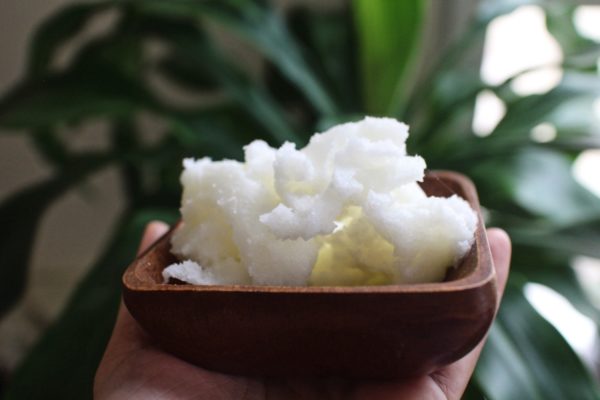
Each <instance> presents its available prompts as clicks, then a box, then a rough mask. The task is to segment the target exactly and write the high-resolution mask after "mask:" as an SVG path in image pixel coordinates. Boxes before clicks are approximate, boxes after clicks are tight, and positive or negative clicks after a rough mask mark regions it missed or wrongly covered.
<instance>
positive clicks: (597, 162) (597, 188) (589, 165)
mask: <svg viewBox="0 0 600 400" xmlns="http://www.w3.org/2000/svg"><path fill="white" fill-rule="evenodd" d="M573 176H574V177H575V179H576V180H577V182H579V183H580V184H581V185H582V186H583V187H585V188H586V189H587V190H589V191H590V192H592V193H594V194H596V195H597V196H598V197H600V150H598V149H593V150H586V151H584V152H583V153H581V154H580V155H579V156H578V157H577V159H576V160H575V163H574V164H573Z"/></svg>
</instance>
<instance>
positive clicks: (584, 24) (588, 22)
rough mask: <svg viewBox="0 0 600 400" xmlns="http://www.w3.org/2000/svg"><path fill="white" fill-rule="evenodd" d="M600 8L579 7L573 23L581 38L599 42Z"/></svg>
mask: <svg viewBox="0 0 600 400" xmlns="http://www.w3.org/2000/svg"><path fill="white" fill-rule="evenodd" d="M598 21H600V6H579V7H577V9H576V10H575V15H574V16H573V22H574V23H575V29H577V32H579V34H580V35H581V36H584V37H586V38H588V39H591V40H595V41H597V42H600V23H598Z"/></svg>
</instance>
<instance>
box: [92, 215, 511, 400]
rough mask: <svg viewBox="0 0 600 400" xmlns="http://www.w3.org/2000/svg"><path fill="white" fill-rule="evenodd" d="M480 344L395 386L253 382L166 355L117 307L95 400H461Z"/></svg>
mask: <svg viewBox="0 0 600 400" xmlns="http://www.w3.org/2000/svg"><path fill="white" fill-rule="evenodd" d="M167 230H168V227H167V225H165V224H164V223H162V222H153V223H151V224H149V225H148V227H147V228H146V231H145V233H144V236H143V238H142V241H141V244H140V250H139V251H140V252H142V251H143V250H144V249H146V248H147V247H148V246H149V245H150V244H152V243H153V242H154V241H156V240H157V239H158V238H159V237H160V236H162V235H163V234H164V233H165V232H166V231H167ZM487 234H488V240H489V242H490V248H491V250H492V259H493V261H494V265H495V268H496V275H497V282H498V285H497V287H498V298H501V297H502V293H503V292H504V287H505V285H506V280H507V277H508V269H509V264H510V255H511V244H510V239H509V237H508V235H507V234H506V233H505V232H504V231H502V230H500V229H495V228H492V229H488V231H487ZM484 341H485V340H483V341H482V342H481V343H479V345H478V346H477V347H475V349H473V350H472V351H471V352H470V353H469V354H467V355H466V356H465V357H463V358H462V359H460V360H458V361H456V362H454V363H453V364H450V365H448V366H446V367H443V368H441V369H439V370H437V371H435V372H433V373H431V374H430V375H427V376H422V377H417V378H411V379H407V380H402V381H393V382H376V381H369V382H359V381H352V382H349V381H340V380H307V379H285V380H275V379H255V378H248V377H243V376H233V375H227V374H222V373H218V372H213V371H208V370H205V369H203V368H199V367H196V366H194V365H191V364H188V363H187V362H185V361H182V360H180V359H178V358H176V357H175V356H172V355H170V354H168V353H165V352H164V351H162V350H161V349H160V348H158V347H157V346H156V345H154V344H153V342H152V339H151V338H150V337H148V335H146V333H145V332H144V331H143V330H142V328H141V327H140V326H139V325H138V324H137V322H136V321H135V320H134V319H133V317H132V316H131V315H130V314H129V311H127V309H126V308H125V307H124V306H123V304H121V307H120V309H119V314H118V316H117V321H116V323H115V327H114V330H113V333H112V337H111V339H110V341H109V343H108V346H107V348H106V352H105V353H104V357H103V359H102V361H101V362H100V366H99V367H98V370H97V372H96V377H95V381H94V398H95V399H98V400H105V399H115V400H116V399H211V400H213V399H214V400H219V399H223V400H225V399H257V400H258V399H266V398H269V399H286V400H287V399H356V400H359V399H368V400H377V399H381V400H385V399H460V397H461V396H462V394H463V392H464V390H465V388H466V386H467V383H468V382H469V379H470V377H471V375H472V374H473V370H474V368H475V364H476V363H477V359H478V358H479V354H480V352H481V349H482V348H483V343H484Z"/></svg>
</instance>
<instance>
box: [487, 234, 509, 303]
mask: <svg viewBox="0 0 600 400" xmlns="http://www.w3.org/2000/svg"><path fill="white" fill-rule="evenodd" d="M487 235H488V241H489V243H490V250H491V252H492V260H493V261H494V268H495V269H496V284H497V287H498V298H499V299H501V298H502V294H503V293H504V288H505V287H506V281H507V279H508V269H509V266H510V256H511V253H512V246H511V243H510V238H509V237H508V234H507V233H506V232H504V231H503V230H502V229H498V228H491V229H488V231H487Z"/></svg>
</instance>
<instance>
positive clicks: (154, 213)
mask: <svg viewBox="0 0 600 400" xmlns="http://www.w3.org/2000/svg"><path fill="white" fill-rule="evenodd" d="M176 218H177V216H176V213H175V212H174V211H172V210H162V209H161V210H139V211H136V212H128V213H126V214H125V215H124V218H122V222H121V223H120V225H119V226H118V228H117V229H116V230H115V235H113V239H112V240H111V243H110V244H109V245H108V246H107V247H106V251H105V252H104V254H103V255H102V257H100V259H99V261H98V262H97V264H96V265H95V266H93V267H92V269H91V270H90V272H89V273H88V274H87V275H86V277H85V278H84V279H83V281H82V282H81V283H80V284H79V286H78V287H77V289H76V290H75V292H74V293H73V295H72V296H71V298H70V300H69V302H68V304H67V306H66V308H65V309H64V310H63V312H62V314H61V315H60V317H59V318H58V320H57V321H56V322H55V323H54V324H52V326H51V327H50V328H49V329H48V331H47V332H46V334H45V335H44V336H43V337H42V339H41V340H40V341H39V342H38V343H37V344H36V345H35V347H34V348H33V350H32V351H31V352H30V353H29V354H28V356H27V358H26V359H25V361H24V362H23V363H22V365H21V366H20V367H19V368H18V369H17V371H16V372H15V374H14V376H13V377H12V380H11V382H10V385H9V386H8V388H7V392H6V397H5V399H6V400H9V399H86V398H91V391H92V386H93V380H94V374H95V372H96V368H97V367H98V363H99V362H100V359H101V357H102V354H103V352H104V348H105V347H106V343H107V342H108V338H109V337H110V333H111V330H112V326H113V324H114V319H115V315H116V311H117V307H118V304H119V298H120V292H121V280H120V278H121V274H122V273H123V270H124V268H125V267H126V266H127V265H128V264H129V263H130V262H131V261H132V260H133V259H134V257H135V252H136V248H137V245H138V242H139V240H140V237H141V235H142V232H143V230H144V227H145V225H146V224H147V223H148V222H149V221H151V220H156V219H158V220H164V221H169V222H173V221H174V220H175V219H176ZM33 382H35V383H33Z"/></svg>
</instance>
